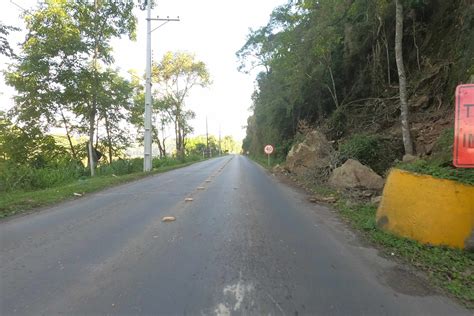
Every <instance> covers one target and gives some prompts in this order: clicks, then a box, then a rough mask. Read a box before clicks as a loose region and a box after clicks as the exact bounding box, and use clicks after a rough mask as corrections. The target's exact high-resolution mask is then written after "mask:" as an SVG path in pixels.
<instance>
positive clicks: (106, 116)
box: [97, 69, 133, 163]
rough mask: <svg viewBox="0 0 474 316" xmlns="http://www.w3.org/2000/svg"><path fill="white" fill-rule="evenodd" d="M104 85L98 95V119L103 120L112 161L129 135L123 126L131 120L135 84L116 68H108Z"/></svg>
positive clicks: (126, 143)
mask: <svg viewBox="0 0 474 316" xmlns="http://www.w3.org/2000/svg"><path fill="white" fill-rule="evenodd" d="M101 82H102V87H101V89H100V90H99V92H100V94H99V95H98V97H97V111H98V117H97V120H98V121H100V120H103V122H104V127H105V132H106V140H105V142H104V144H105V146H106V147H107V148H108V158H109V159H108V160H109V163H112V160H113V156H114V153H118V152H119V151H120V150H121V149H125V147H126V145H128V144H129V137H128V135H127V133H125V132H124V129H123V127H124V126H125V125H126V124H127V123H128V122H129V121H130V111H131V107H132V104H133V100H132V97H133V85H132V84H131V83H130V82H128V81H127V80H125V79H123V78H122V77H121V76H120V75H119V74H118V72H117V71H116V70H113V69H107V70H106V71H105V72H103V73H102V74H101Z"/></svg>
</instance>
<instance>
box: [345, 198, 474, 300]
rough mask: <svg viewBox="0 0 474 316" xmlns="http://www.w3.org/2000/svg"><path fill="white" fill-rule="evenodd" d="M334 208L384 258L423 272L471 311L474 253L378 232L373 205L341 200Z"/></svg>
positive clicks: (375, 209)
mask: <svg viewBox="0 0 474 316" xmlns="http://www.w3.org/2000/svg"><path fill="white" fill-rule="evenodd" d="M336 207H337V209H338V210H339V211H340V213H341V215H342V217H343V218H345V219H346V220H348V222H349V223H350V225H351V226H352V227H354V228H356V229H358V230H359V231H361V232H362V234H363V236H364V238H366V239H367V240H368V241H370V242H372V243H373V244H375V245H377V246H381V247H382V249H381V250H382V251H383V253H384V254H385V255H387V256H395V257H397V258H399V259H402V261H403V262H406V263H409V264H411V265H413V266H415V267H416V268H418V269H420V270H423V271H425V272H426V273H427V274H428V276H429V277H430V279H431V280H432V281H433V282H434V284H436V285H437V286H439V287H440V288H443V289H444V290H446V291H447V292H448V293H450V294H451V295H453V296H454V297H456V298H458V299H460V300H461V301H462V302H463V303H465V305H466V306H467V307H469V308H474V253H471V252H468V251H464V250H459V249H452V248H448V247H440V246H430V245H423V244H420V243H419V242H416V241H413V240H410V239H407V238H403V237H398V236H395V235H393V234H390V233H387V232H385V231H383V230H380V229H378V228H377V226H376V222H375V213H376V211H377V207H376V206H375V205H372V204H365V203H360V204H350V203H347V201H344V199H341V200H340V201H339V202H338V203H337V204H336ZM392 254H393V255H392Z"/></svg>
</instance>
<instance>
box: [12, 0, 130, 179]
mask: <svg viewBox="0 0 474 316" xmlns="http://www.w3.org/2000/svg"><path fill="white" fill-rule="evenodd" d="M133 7H134V4H133V1H102V0H95V1H94V2H93V3H91V1H88V0H77V1H68V0H47V1H45V2H44V3H41V4H40V5H39V7H38V8H37V9H36V10H34V11H31V13H28V14H27V15H26V16H25V22H26V28H27V31H28V33H27V36H26V39H25V41H24V43H23V44H22V52H21V54H20V56H19V57H18V58H17V62H16V64H15V65H14V66H13V67H12V68H11V69H10V71H9V72H8V73H7V75H6V77H7V83H9V84H10V85H12V86H14V87H15V89H16V90H17V91H18V96H17V98H16V106H15V109H14V111H13V112H14V114H15V115H16V116H17V118H18V120H20V121H23V122H26V123H28V124H31V125H40V126H41V128H42V129H45V130H46V129H48V128H50V127H52V126H56V125H58V123H59V122H61V123H62V125H63V127H64V128H65V129H66V132H67V134H68V139H69V144H70V147H71V151H72V153H73V154H74V149H73V146H72V142H71V139H70V131H71V122H70V121H69V119H68V118H70V116H69V115H68V113H73V114H74V116H75V117H77V118H79V119H81V122H80V123H81V125H82V127H83V130H85V131H86V132H87V134H88V136H89V141H90V143H91V144H92V142H93V140H94V135H95V134H96V132H97V131H96V125H97V118H96V115H97V111H98V95H99V94H104V93H103V92H101V91H100V90H101V89H103V87H104V86H105V85H103V84H102V82H101V80H102V79H104V78H106V77H107V76H105V75H103V74H101V72H102V71H101V68H103V67H102V66H103V65H109V64H111V63H112V62H113V57H112V49H111V44H110V41H111V39H112V38H114V37H119V36H122V35H128V36H129V37H130V38H132V39H133V38H134V36H135V26H136V19H135V17H134V16H133V14H132V9H133ZM92 153H93V155H92V157H90V158H92V159H89V161H95V160H96V157H95V155H94V154H95V151H92ZM91 172H92V173H93V172H94V169H92V170H91Z"/></svg>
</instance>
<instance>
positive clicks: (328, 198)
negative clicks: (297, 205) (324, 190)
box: [309, 195, 337, 203]
mask: <svg viewBox="0 0 474 316" xmlns="http://www.w3.org/2000/svg"><path fill="white" fill-rule="evenodd" d="M309 201H310V202H311V203H316V202H324V203H336V202H337V198H336V197H335V196H333V195H330V196H317V195H315V196H313V197H311V198H309Z"/></svg>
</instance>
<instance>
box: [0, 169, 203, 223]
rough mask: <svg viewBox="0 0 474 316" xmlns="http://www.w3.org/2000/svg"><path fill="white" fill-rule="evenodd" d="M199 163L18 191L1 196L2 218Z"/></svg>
mask: <svg viewBox="0 0 474 316" xmlns="http://www.w3.org/2000/svg"><path fill="white" fill-rule="evenodd" d="M195 162H198V161H191V162H185V163H181V164H176V165H171V166H162V167H159V168H157V169H154V170H153V171H152V172H151V173H143V172H135V173H131V174H126V175H120V176H113V175H104V176H97V177H94V178H84V179H79V180H75V181H74V182H71V183H68V184H64V185H60V186H56V187H52V188H47V189H42V190H36V191H16V192H11V193H2V194H1V195H0V218H3V217H8V216H12V215H16V214H21V213H25V212H27V211H30V210H32V209H34V208H37V207H42V206H48V205H51V204H54V203H57V202H61V201H64V200H70V199H73V198H74V197H75V195H74V193H79V194H84V193H91V192H96V191H99V190H102V189H104V188H108V187H111V186H114V185H118V184H121V183H125V182H130V181H133V180H137V179H141V178H144V177H147V176H149V175H153V174H157V173H162V172H166V171H170V170H173V169H177V168H182V167H186V166H189V165H191V164H193V163H195Z"/></svg>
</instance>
